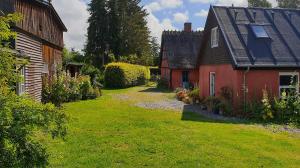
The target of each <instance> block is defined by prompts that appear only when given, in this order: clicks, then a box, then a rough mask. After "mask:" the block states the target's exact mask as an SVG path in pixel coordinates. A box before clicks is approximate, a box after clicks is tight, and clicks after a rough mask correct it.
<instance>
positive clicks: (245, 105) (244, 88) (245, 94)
mask: <svg viewBox="0 0 300 168" xmlns="http://www.w3.org/2000/svg"><path fill="white" fill-rule="evenodd" d="M249 71H250V67H249V66H248V67H247V70H246V71H244V81H243V91H244V113H246V111H247V93H248V87H247V74H248V73H249Z"/></svg>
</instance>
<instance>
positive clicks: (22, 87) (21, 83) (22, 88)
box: [17, 66, 25, 95]
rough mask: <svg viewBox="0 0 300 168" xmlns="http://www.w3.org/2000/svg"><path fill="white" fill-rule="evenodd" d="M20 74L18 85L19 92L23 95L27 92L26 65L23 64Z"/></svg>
mask: <svg viewBox="0 0 300 168" xmlns="http://www.w3.org/2000/svg"><path fill="white" fill-rule="evenodd" d="M19 75H20V77H21V81H19V83H18V86H17V94H18V95H22V94H24V93H25V66H22V67H21V68H20V69H19Z"/></svg>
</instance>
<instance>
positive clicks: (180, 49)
mask: <svg viewBox="0 0 300 168" xmlns="http://www.w3.org/2000/svg"><path fill="white" fill-rule="evenodd" d="M201 39H202V32H201V31H192V32H185V31H164V32H163V35H162V49H163V50H164V53H165V54H166V56H167V59H168V64H169V68H171V69H194V68H197V59H198V55H199V52H200V47H201Z"/></svg>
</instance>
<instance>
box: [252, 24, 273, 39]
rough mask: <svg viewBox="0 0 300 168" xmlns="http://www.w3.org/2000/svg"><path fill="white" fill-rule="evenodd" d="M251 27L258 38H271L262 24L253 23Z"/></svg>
mask: <svg viewBox="0 0 300 168" xmlns="http://www.w3.org/2000/svg"><path fill="white" fill-rule="evenodd" d="M251 29H252V31H253V33H254V34H255V37H256V38H269V35H268V34H267V32H266V30H265V29H264V27H263V26H261V25H251Z"/></svg>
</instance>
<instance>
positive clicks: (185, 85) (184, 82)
mask: <svg viewBox="0 0 300 168" xmlns="http://www.w3.org/2000/svg"><path fill="white" fill-rule="evenodd" d="M182 86H183V88H186V89H187V88H189V71H182Z"/></svg>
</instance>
